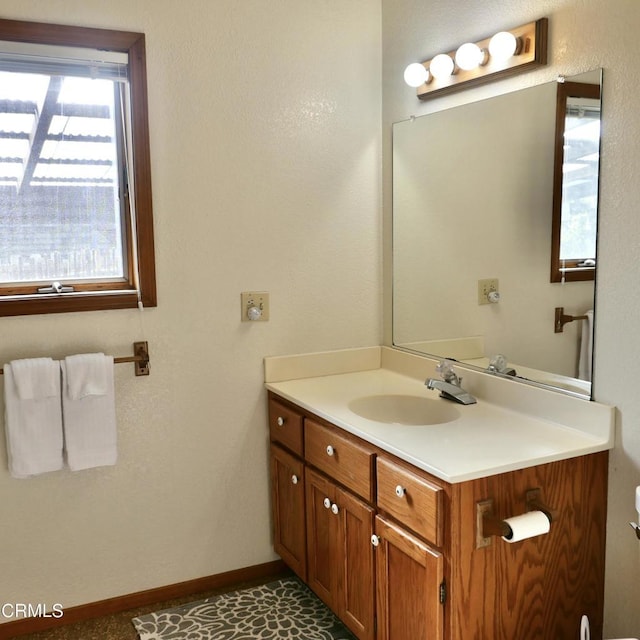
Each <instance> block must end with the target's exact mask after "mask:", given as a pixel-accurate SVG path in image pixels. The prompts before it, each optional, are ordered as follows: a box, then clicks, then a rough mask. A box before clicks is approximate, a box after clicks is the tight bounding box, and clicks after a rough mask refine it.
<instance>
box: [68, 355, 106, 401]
mask: <svg viewBox="0 0 640 640" xmlns="http://www.w3.org/2000/svg"><path fill="white" fill-rule="evenodd" d="M64 362H65V366H66V368H67V388H68V391H69V398H71V400H78V399H80V398H84V397H85V396H103V395H105V394H106V393H107V389H108V378H109V376H110V375H111V376H112V374H113V358H112V359H111V367H107V366H106V365H105V355H104V353H81V354H79V355H77V356H67V357H66V358H65V359H64ZM107 369H108V370H107Z"/></svg>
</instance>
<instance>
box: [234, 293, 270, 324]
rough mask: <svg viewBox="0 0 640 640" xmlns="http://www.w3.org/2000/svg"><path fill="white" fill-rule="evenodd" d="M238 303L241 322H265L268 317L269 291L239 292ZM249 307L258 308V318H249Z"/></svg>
mask: <svg viewBox="0 0 640 640" xmlns="http://www.w3.org/2000/svg"><path fill="white" fill-rule="evenodd" d="M240 305H241V309H240V311H241V314H242V321H243V322H266V321H267V320H268V319H269V293H268V292H267V291H243V292H242V293H241V294H240ZM251 307H257V308H258V309H260V311H261V314H260V317H259V318H255V319H253V320H252V319H251V318H249V316H248V311H249V309H250V308H251Z"/></svg>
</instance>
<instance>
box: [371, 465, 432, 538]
mask: <svg viewBox="0 0 640 640" xmlns="http://www.w3.org/2000/svg"><path fill="white" fill-rule="evenodd" d="M376 477H377V481H378V495H377V500H376V503H377V505H378V508H379V509H380V510H381V511H384V512H386V513H388V514H390V515H391V516H392V517H393V518H395V519H396V520H398V521H399V522H401V523H402V524H403V525H404V526H406V527H407V528H409V529H411V530H412V531H414V532H415V533H417V534H418V535H419V536H422V537H423V538H424V539H425V540H427V541H428V542H431V544H434V545H436V546H438V547H440V546H442V525H443V515H442V501H443V496H444V490H443V488H442V487H440V486H438V485H436V484H435V483H433V482H430V481H429V480H426V479H425V478H424V477H422V476H420V475H418V474H417V473H414V472H413V471H411V470H410V469H408V468H407V467H405V466H401V465H399V464H397V463H395V462H392V461H391V460H388V459H385V458H384V457H381V456H379V457H378V459H377V461H376Z"/></svg>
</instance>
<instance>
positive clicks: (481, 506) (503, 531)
mask: <svg viewBox="0 0 640 640" xmlns="http://www.w3.org/2000/svg"><path fill="white" fill-rule="evenodd" d="M541 494H542V492H541V490H540V489H529V490H528V491H527V492H526V493H525V504H526V511H527V512H529V511H542V513H544V515H545V516H547V518H548V519H549V523H551V522H553V521H554V520H555V519H556V518H557V514H556V512H555V511H554V510H553V509H551V508H549V507H548V506H547V505H546V504H544V503H543V502H542V499H541ZM511 533H512V531H511V527H510V526H509V524H508V523H507V522H505V520H503V519H501V518H498V517H497V516H496V515H495V514H494V509H493V499H492V498H489V499H487V500H481V501H480V502H477V503H476V549H481V548H482V547H488V546H490V545H491V538H492V537H493V536H501V537H503V536H504V537H509V536H510V534H511ZM638 535H640V534H638Z"/></svg>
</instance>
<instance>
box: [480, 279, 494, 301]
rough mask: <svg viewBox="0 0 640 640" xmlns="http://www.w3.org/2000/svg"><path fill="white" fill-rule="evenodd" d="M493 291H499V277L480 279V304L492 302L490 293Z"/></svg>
mask: <svg viewBox="0 0 640 640" xmlns="http://www.w3.org/2000/svg"><path fill="white" fill-rule="evenodd" d="M492 291H499V289H498V278H487V279H486V280H478V304H491V301H490V300H489V294H490V293H491V292H492Z"/></svg>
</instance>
